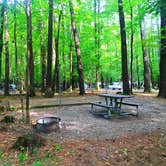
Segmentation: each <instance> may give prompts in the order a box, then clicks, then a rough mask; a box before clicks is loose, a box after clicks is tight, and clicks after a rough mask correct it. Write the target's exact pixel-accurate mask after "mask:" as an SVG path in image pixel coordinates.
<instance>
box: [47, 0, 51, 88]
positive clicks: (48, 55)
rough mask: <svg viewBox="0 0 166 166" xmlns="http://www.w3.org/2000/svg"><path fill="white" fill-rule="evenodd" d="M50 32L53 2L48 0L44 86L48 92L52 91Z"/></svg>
mask: <svg viewBox="0 0 166 166" xmlns="http://www.w3.org/2000/svg"><path fill="white" fill-rule="evenodd" d="M52 32H53V0H49V16H48V45H47V81H46V86H47V89H48V90H49V91H50V90H51V89H52V40H53V37H52Z"/></svg>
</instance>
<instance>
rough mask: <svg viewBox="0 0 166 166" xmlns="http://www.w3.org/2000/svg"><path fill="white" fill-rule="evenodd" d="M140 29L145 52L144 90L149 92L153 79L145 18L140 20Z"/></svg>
mask: <svg viewBox="0 0 166 166" xmlns="http://www.w3.org/2000/svg"><path fill="white" fill-rule="evenodd" d="M140 31H141V41H142V53H143V64H144V92H148V93H149V92H150V89H151V80H150V78H151V77H150V68H149V57H148V50H147V46H146V33H145V23H144V20H143V19H142V20H141V21H140Z"/></svg>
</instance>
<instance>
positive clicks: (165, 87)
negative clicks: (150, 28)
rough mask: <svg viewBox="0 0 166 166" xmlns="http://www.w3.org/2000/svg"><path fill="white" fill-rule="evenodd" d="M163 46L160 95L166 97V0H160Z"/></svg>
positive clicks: (161, 50)
mask: <svg viewBox="0 0 166 166" xmlns="http://www.w3.org/2000/svg"><path fill="white" fill-rule="evenodd" d="M160 17H161V25H160V26H161V41H160V43H161V48H160V82H159V95H158V96H159V97H162V98H166V1H165V0H160Z"/></svg>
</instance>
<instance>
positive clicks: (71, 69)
mask: <svg viewBox="0 0 166 166" xmlns="http://www.w3.org/2000/svg"><path fill="white" fill-rule="evenodd" d="M69 47H70V52H69V61H70V92H72V89H73V87H72V80H73V54H72V48H73V44H72V29H71V32H70V45H69Z"/></svg>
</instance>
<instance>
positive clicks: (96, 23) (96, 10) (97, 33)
mask: <svg viewBox="0 0 166 166" xmlns="http://www.w3.org/2000/svg"><path fill="white" fill-rule="evenodd" d="M94 30H95V35H94V36H95V56H96V57H97V63H96V89H97V90H98V89H99V80H100V31H101V28H100V0H94Z"/></svg>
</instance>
